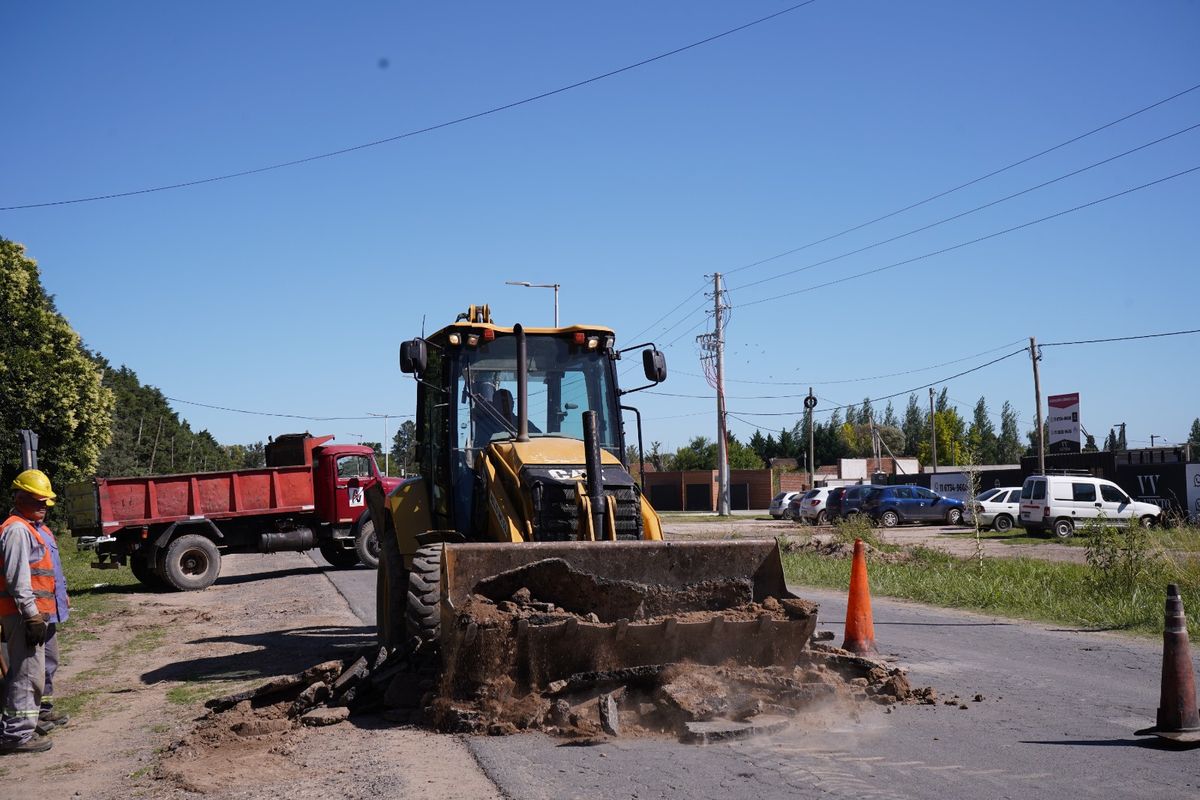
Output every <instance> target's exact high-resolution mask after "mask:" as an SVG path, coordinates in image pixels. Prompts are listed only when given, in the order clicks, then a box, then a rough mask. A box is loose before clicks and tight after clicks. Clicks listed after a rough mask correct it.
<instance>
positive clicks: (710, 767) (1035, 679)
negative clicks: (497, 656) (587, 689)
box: [314, 554, 1200, 800]
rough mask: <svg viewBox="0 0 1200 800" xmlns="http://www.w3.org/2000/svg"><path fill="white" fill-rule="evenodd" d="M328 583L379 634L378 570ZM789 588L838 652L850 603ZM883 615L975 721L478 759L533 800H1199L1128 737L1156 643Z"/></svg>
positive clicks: (898, 651)
mask: <svg viewBox="0 0 1200 800" xmlns="http://www.w3.org/2000/svg"><path fill="white" fill-rule="evenodd" d="M314 560H315V561H318V562H319V563H320V556H319V555H315V554H314ZM326 575H327V576H328V577H329V578H330V579H331V580H332V581H333V582H334V584H335V585H336V586H337V587H338V589H339V590H340V591H341V592H342V593H343V594H344V595H345V596H346V597H347V599H348V600H349V601H350V603H351V607H352V608H353V609H354V610H355V613H356V614H358V616H359V617H360V618H361V619H362V620H363V621H364V622H368V623H370V622H373V621H374V600H373V593H374V574H373V572H372V571H370V570H366V569H363V568H359V569H352V570H342V571H331V572H327V573H326ZM793 591H795V592H796V593H797V594H799V595H801V596H803V597H807V598H810V599H813V600H816V601H818V602H820V603H821V613H820V619H821V625H820V628H821V629H826V630H830V631H833V633H834V635H835V639H836V641H840V640H841V635H842V627H843V626H842V620H843V619H844V615H845V606H844V597H843V596H842V595H841V594H839V593H835V592H828V591H824V590H811V589H804V588H801V587H794V589H793ZM1192 602H1200V598H1197V599H1196V600H1193V601H1192ZM873 608H874V618H875V633H876V640H877V642H878V645H879V648H880V651H881V652H882V653H884V654H885V655H886V656H887V657H888V658H890V659H894V660H895V662H896V663H897V664H898V665H900V666H903V667H905V668H906V669H907V670H908V674H909V680H910V682H911V683H912V685H914V686H926V685H928V686H932V687H933V688H934V689H936V690H937V692H938V693H939V695H940V696H941V697H942V698H949V697H951V696H953V695H957V696H958V697H959V698H961V699H962V700H963V701H964V702H965V705H966V706H967V708H966V709H960V708H959V707H958V703H955V704H954V705H945V704H942V703H939V704H938V705H935V706H900V707H897V708H896V709H895V710H894V712H892V713H890V714H889V713H885V710H884V709H882V708H879V707H874V706H873V707H871V708H868V709H866V710H865V711H864V713H863V714H862V715H861V717H860V718H859V719H833V720H830V721H829V722H828V724H827V725H823V726H822V727H821V728H820V729H811V728H810V729H801V728H793V729H791V730H788V731H786V732H784V733H783V734H779V735H775V736H772V737H770V738H760V739H755V740H748V741H744V742H737V743H730V744H719V745H708V746H703V747H701V746H695V745H682V744H678V743H676V742H672V741H663V740H658V739H637V740H613V741H609V742H606V743H604V744H599V745H594V746H590V747H577V746H566V745H564V744H563V742H561V741H560V740H556V739H552V738H549V737H546V736H543V735H540V734H529V735H520V736H508V737H497V738H493V737H472V738H469V739H468V740H467V743H468V746H469V747H470V749H471V750H472V752H473V753H474V754H475V756H476V758H477V759H478V760H479V762H480V764H481V765H482V766H483V768H484V770H485V771H486V772H487V774H488V775H489V776H490V777H491V778H492V779H493V780H494V781H495V782H496V784H497V786H498V787H499V788H500V789H501V791H503V792H504V793H505V794H506V795H508V796H510V797H519V798H529V799H530V800H537V799H538V798H547V799H549V798H576V797H578V798H589V800H594V798H606V800H611V799H613V798H638V800H645V799H646V798H668V797H671V798H674V797H688V798H697V799H701V798H714V800H715V799H716V798H721V799H722V800H724V799H725V798H729V797H744V796H753V797H754V798H756V800H771V799H773V798H808V797H813V798H817V797H820V798H828V797H853V798H931V797H938V798H961V800H976V799H978V800H984V798H1008V797H1012V798H1030V797H1054V796H1062V797H1105V798H1112V797H1123V798H1124V797H1128V798H1154V799H1155V800H1165V799H1166V798H1184V797H1187V798H1194V797H1196V796H1198V795H1200V750H1190V751H1179V750H1170V749H1165V748H1163V747H1160V746H1158V744H1157V740H1153V739H1150V740H1147V739H1143V738H1138V737H1134V736H1133V735H1132V734H1133V731H1134V730H1136V729H1138V728H1142V727H1146V726H1148V725H1150V724H1152V723H1153V721H1154V713H1155V708H1156V706H1157V704H1158V691H1159V677H1160V670H1161V655H1162V654H1161V645H1160V644H1158V643H1157V642H1153V641H1144V640H1135V639H1130V638H1127V637H1124V636H1121V635H1118V634H1111V633H1103V632H1090V631H1079V630H1071V629H1064V628H1061V627H1059V628H1056V627H1050V626H1045V625H1041V624H1035V623H1029V622H1014V621H1010V620H1004V619H998V618H993V617H988V616H983V615H977V614H969V613H965V612H956V611H946V610H942V609H934V608H931V607H927V606H921V605H918V604H913V603H904V602H894V601H885V600H882V599H879V598H876V599H875V601H874V603H873ZM1193 651H1194V653H1195V649H1194V650H1193ZM1193 660H1194V661H1196V660H1197V659H1196V658H1194V659H1193ZM977 694H978V695H982V700H981V701H979V702H975V701H974V697H975V695H977Z"/></svg>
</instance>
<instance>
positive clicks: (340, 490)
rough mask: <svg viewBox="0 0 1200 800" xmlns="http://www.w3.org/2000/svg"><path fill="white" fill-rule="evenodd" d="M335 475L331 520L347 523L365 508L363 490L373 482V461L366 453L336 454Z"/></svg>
mask: <svg viewBox="0 0 1200 800" xmlns="http://www.w3.org/2000/svg"><path fill="white" fill-rule="evenodd" d="M335 475H336V477H335V479H334V492H333V494H334V498H333V508H334V517H333V519H332V520H331V522H333V523H334V524H337V525H349V524H352V523H353V522H354V521H355V520H357V519H358V518H359V516H360V515H361V514H362V513H363V512H364V511H366V509H367V504H366V499H365V494H364V492H365V490H366V488H367V487H368V486H370V485H371V484H372V483H374V482H375V462H374V460H373V459H372V458H371V457H370V456H366V455H357V454H355V455H343V456H338V457H337V469H336V471H335Z"/></svg>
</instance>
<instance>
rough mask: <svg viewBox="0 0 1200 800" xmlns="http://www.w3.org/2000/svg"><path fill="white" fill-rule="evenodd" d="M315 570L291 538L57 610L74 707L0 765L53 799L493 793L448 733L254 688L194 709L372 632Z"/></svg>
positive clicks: (30, 791) (64, 678)
mask: <svg viewBox="0 0 1200 800" xmlns="http://www.w3.org/2000/svg"><path fill="white" fill-rule="evenodd" d="M321 572H322V568H321V567H317V566H316V565H315V564H314V563H313V562H312V560H311V559H309V558H308V557H307V556H304V555H302V554H296V553H279V554H274V555H271V556H255V555H244V556H231V557H226V558H224V559H223V562H222V577H221V579H220V580H219V581H218V582H217V583H216V584H215V585H214V586H212V587H210V588H208V589H206V590H204V591H200V592H181V593H162V594H159V593H154V592H149V591H135V592H134V593H132V594H128V595H121V596H119V597H118V599H119V600H120V601H122V602H120V603H119V606H120V608H119V610H118V611H116V612H112V613H108V614H104V615H100V616H98V617H93V618H92V619H91V620H90V621H89V622H88V623H87V624H86V625H82V626H79V625H78V623H76V622H75V621H74V620H72V621H71V622H69V623H67V625H66V626H64V629H63V632H62V634H60V635H62V636H63V637H64V640H67V641H70V642H71V648H70V651H69V654H68V658H67V660H66V663H65V665H64V666H63V668H62V669H61V671H60V673H59V679H58V681H57V683H58V686H57V687H56V688H57V690H58V691H57V694H58V695H59V697H60V699H63V700H64V701H66V702H68V703H71V704H81V708H80V710H79V711H78V712H76V713H73V715H72V719H71V722H70V724H69V725H68V726H66V727H64V728H60V729H58V730H56V731H54V732H53V733H52V734H51V737H52V739H53V741H54V747H53V749H51V750H50V751H48V752H45V753H37V754H29V755H19V756H4V757H3V758H0V779H2V780H3V781H4V783H5V785H9V786H19V787H20V789H21V791H20V794H21V795H22V796H25V797H44V798H51V799H55V800H56V799H57V798H69V797H84V798H88V799H89V800H93V799H94V800H116V799H117V798H149V799H150V800H184V798H190V799H192V800H194V799H195V798H201V797H203V798H212V799H213V800H226V798H228V799H230V800H232V799H233V798H237V799H238V800H278V798H280V797H287V798H289V799H290V800H328V798H331V797H336V798H382V797H406V798H414V797H431V798H432V797H436V798H464V799H465V798H500V797H501V795H500V793H499V792H498V791H497V790H496V788H495V786H494V785H493V784H492V783H491V781H489V780H488V779H487V778H486V777H485V776H484V775H483V773H482V772H481V770H480V769H479V767H478V765H477V764H476V762H475V760H474V759H473V758H472V757H471V755H470V754H469V753H468V752H467V749H466V747H465V746H464V745H463V743H462V740H461V739H460V738H458V737H456V736H430V735H429V732H428V731H427V730H423V729H418V728H414V727H405V726H395V725H393V724H391V723H388V722H385V721H383V720H381V719H379V718H378V717H372V716H362V717H357V716H356V717H354V718H353V719H351V720H350V721H347V722H341V723H340V724H335V725H331V726H328V727H308V726H300V725H297V724H295V723H294V722H293V721H291V720H288V719H287V718H286V713H284V714H283V715H281V714H280V712H279V711H278V710H272V709H270V708H267V707H263V708H252V704H251V703H246V704H244V705H242V706H240V707H237V708H236V709H234V710H233V711H230V712H226V713H225V714H220V715H215V714H210V713H209V712H207V711H206V709H205V708H204V701H205V700H206V699H208V698H211V697H215V696H218V695H224V694H227V693H230V692H233V691H237V690H241V689H247V688H250V687H253V686H255V685H258V684H260V683H262V682H263V681H264V680H266V679H269V678H273V677H275V676H281V675H287V674H291V673H294V672H298V671H300V670H303V669H305V668H308V667H311V666H312V665H314V664H316V663H317V662H320V661H323V660H325V659H330V658H341V657H343V656H345V655H347V654H349V653H353V652H355V651H357V650H358V649H359V648H361V647H363V646H365V645H367V644H369V643H371V642H372V641H373V639H374V629H373V628H372V627H368V626H364V625H363V624H362V623H361V622H360V621H359V620H358V618H357V617H355V616H354V614H353V613H352V612H351V611H350V608H349V606H347V604H346V602H345V600H344V599H343V598H342V596H341V595H340V594H338V592H337V590H336V589H335V588H334V587H333V585H332V584H330V583H329V581H327V580H324V579H323V578H321ZM95 574H96V576H97V581H102V580H103V578H104V575H105V573H104V572H100V571H97V572H96V573H95ZM76 589H77V591H85V589H84V588H83V587H76ZM87 590H88V591H97V592H103V591H104V587H103V586H99V587H96V588H92V589H87ZM217 718H220V719H219V724H213V721H214V720H217Z"/></svg>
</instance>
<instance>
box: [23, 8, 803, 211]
mask: <svg viewBox="0 0 1200 800" xmlns="http://www.w3.org/2000/svg"><path fill="white" fill-rule="evenodd" d="M816 1H817V0H804V2H802V3H797V4H795V5H793V6H789V7H788V8H785V9H783V10H781V11H776V12H775V13H773V14H768V15H766V16H765V17H759V18H758V19H756V20H753V21H752V22H747V23H745V24H743V25H739V26H737V27H736V28H730V29H729V30H727V31H724V32H722V33H718V34H715V35H713V36H709V37H707V38H704V39H701V40H699V41H696V42H692V43H691V44H688V45H684V46H683V47H677V48H675V49H674V50H670V51H668V52H666V53H660V54H658V55H656V56H651V57H650V58H645V59H642V60H641V61H638V62H636V63H633V64H628V65H626V66H624V67H620V68H618V69H614V70H610V71H608V72H605V73H602V74H600V75H593V76H592V77H590V78H585V79H584V80H581V81H576V82H575V83H571V84H567V85H566V86H560V87H559V88H557V89H551V90H550V91H548V92H542V93H541V94H537V95H533V96H532V97H526V98H525V99H523V100H517V101H514V102H512V103H506V104H504V105H501V106H495V107H493V108H489V109H487V110H486V111H478V112H476V113H474V114H468V115H466V116H464V117H458V118H457V119H452V120H449V121H447V122H439V123H438V124H436V125H429V126H427V127H424V128H418V129H416V130H412V131H408V132H406V133H400V134H397V135H395V136H389V137H387V138H385V139H376V140H375V141H373V142H365V143H363V144H356V145H353V146H351V147H343V148H341V149H340V150H331V151H329V152H327V153H320V154H317V155H313V156H306V157H305V158H297V159H293V160H291V161H283V162H280V163H278V164H271V165H269V166H265V167H256V168H254V169H247V170H242V171H240V172H231V173H228V174H225V175H217V176H214V177H210V178H199V179H197V180H191V181H183V182H181V183H172V184H168V185H164V186H153V187H149V188H145V189H134V190H131V191H127V192H112V193H110V194H103V195H94V196H91V197H77V198H74V199H71V200H54V201H50V202H45V203H23V204H20V205H12V206H2V207H0V211H16V210H19V209H26V208H45V207H47V206H64V205H71V204H74V203H90V202H93V201H96V200H113V199H116V198H119V197H132V196H134V195H139V194H150V193H152V192H165V191H167V190H169V189H183V188H187V187H190V186H200V185H202V184H206V183H216V182H218V181H227V180H232V179H233V178H244V177H246V176H249V175H258V174H260V173H263V172H271V171H273V170H278V169H284V168H285V167H295V166H299V165H301V164H308V163H310V162H313V161H320V160H322V159H326V158H333V157H335V156H341V155H345V154H347V153H353V152H356V151H358V150H366V149H367V148H371V147H378V146H380V145H384V144H390V143H391V142H397V141H400V140H401V139H408V138H410V137H413V136H419V135H421V134H424V133H430V132H432V131H436V130H441V129H442V128H449V127H451V126H452V125H459V124H462V123H464V122H470V121H471V120H475V119H479V118H481V117H486V116H490V115H492V114H497V113H499V112H501V111H507V110H509V109H512V108H517V107H518V106H523V105H527V104H529V103H534V102H537V101H538V100H544V99H546V98H547V97H553V96H554V95H557V94H562V93H563V92H569V91H571V90H572V89H578V88H579V87H581V86H587V85H588V84H590V83H596V82H598V81H602V80H605V79H606V78H611V77H613V76H614V75H620V74H621V73H623V72H629V71H630V70H634V69H637V68H638V67H644V66H646V65H647V64H652V63H654V62H655V61H662V60H663V59H665V58H670V57H671V56H675V55H678V54H680V53H683V52H685V51H687V50H691V49H693V48H696V47H700V46H702V45H705V44H709V43H710V42H715V41H717V40H718V39H723V38H725V37H726V36H732V35H733V34H735V33H739V32H741V31H744V30H746V29H747V28H752V27H754V26H755V25H761V24H762V23H764V22H768V21H770V20H773V19H775V18H776V17H781V16H783V15H784V14H788V13H790V12H792V11H795V10H797V9H799V8H803V7H804V6H808V5H812V4H813V3H815V2H816Z"/></svg>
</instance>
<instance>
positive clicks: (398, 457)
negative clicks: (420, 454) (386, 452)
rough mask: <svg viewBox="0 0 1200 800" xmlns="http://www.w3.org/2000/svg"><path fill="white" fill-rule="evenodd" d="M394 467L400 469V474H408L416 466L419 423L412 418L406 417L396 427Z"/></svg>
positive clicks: (393, 455)
mask: <svg viewBox="0 0 1200 800" xmlns="http://www.w3.org/2000/svg"><path fill="white" fill-rule="evenodd" d="M391 456H392V469H393V470H399V471H400V474H402V475H407V474H409V473H410V472H411V471H412V470H413V469H414V467H415V464H414V462H415V461H416V459H417V424H416V423H415V422H413V421H412V420H411V419H406V420H404V422H401V423H400V426H399V427H398V428H396V434H395V435H394V436H393V437H392V449H391Z"/></svg>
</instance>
